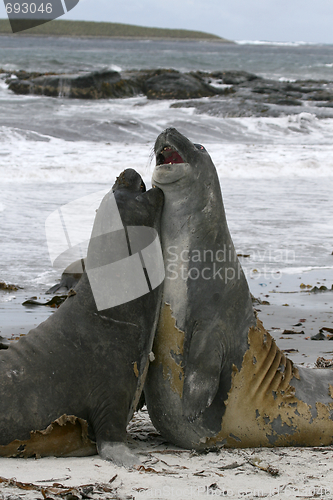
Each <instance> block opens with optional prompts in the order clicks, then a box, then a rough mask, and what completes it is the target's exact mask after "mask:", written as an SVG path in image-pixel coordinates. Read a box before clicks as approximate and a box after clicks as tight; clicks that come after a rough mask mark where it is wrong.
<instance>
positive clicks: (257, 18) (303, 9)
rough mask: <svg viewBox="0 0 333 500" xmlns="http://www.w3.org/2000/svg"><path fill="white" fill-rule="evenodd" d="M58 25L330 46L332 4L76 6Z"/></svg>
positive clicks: (131, 2)
mask: <svg viewBox="0 0 333 500" xmlns="http://www.w3.org/2000/svg"><path fill="white" fill-rule="evenodd" d="M7 1H8V0H6V3H7ZM13 1H14V0H13ZM0 2H1V0H0ZM0 17H2V18H4V17H6V11H5V8H4V4H3V3H2V2H1V3H0ZM62 19H77V20H84V21H109V22H115V23H126V24H136V25H140V26H152V27H158V28H183V29H190V30H200V31H205V32H208V33H214V34H216V35H219V36H222V37H225V38H229V39H231V40H268V41H305V42H318V43H333V0H167V1H166V0H80V1H79V4H78V5H77V6H76V7H75V8H74V9H73V10H72V11H71V12H70V13H68V14H66V15H65V16H63V17H62Z"/></svg>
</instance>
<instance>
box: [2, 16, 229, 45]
mask: <svg viewBox="0 0 333 500" xmlns="http://www.w3.org/2000/svg"><path fill="white" fill-rule="evenodd" d="M10 34H13V33H12V30H11V27H10V24H9V21H8V19H0V35H10ZM20 35H44V36H81V37H103V38H104V37H107V38H147V39H151V38H162V39H167V38H173V39H178V40H179V39H187V40H188V39H191V40H212V41H220V42H229V43H231V42H230V41H229V40H226V39H225V38H221V37H219V36H216V35H212V34H210V33H204V32H202V31H190V30H180V29H179V30H178V29H177V30H173V29H162V28H145V27H143V26H133V25H130V24H119V23H96V22H91V21H57V20H56V21H51V22H48V23H45V24H42V25H41V26H36V27H35V28H31V29H29V30H26V31H22V32H20V33H16V34H15V35H13V36H20Z"/></svg>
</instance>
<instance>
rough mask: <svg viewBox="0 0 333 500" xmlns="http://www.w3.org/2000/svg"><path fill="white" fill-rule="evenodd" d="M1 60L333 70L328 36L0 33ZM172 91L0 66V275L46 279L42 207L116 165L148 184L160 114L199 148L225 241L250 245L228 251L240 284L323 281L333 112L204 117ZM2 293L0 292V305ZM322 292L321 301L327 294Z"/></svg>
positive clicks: (331, 202) (330, 208)
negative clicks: (33, 87)
mask: <svg viewBox="0 0 333 500" xmlns="http://www.w3.org/2000/svg"><path fill="white" fill-rule="evenodd" d="M0 68H2V69H3V70H5V71H6V72H7V73H10V72H11V71H15V70H16V71H17V70H26V71H39V72H56V73H77V72H80V71H95V70H102V69H107V68H109V69H115V70H117V71H121V70H127V69H137V70H140V69H144V68H174V69H177V70H180V71H187V72H188V71H198V70H202V71H207V72H211V71H222V70H238V71H239V70H243V71H247V72H250V73H254V74H256V75H258V76H262V77H264V78H268V79H273V80H278V81H281V82H288V81H290V82H294V81H296V80H309V79H312V80H327V81H330V82H333V46H332V45H314V44H305V43H290V44H287V43H281V44H278V43H271V44H270V43H262V42H248V41H243V42H238V43H236V44H221V43H217V42H204V41H196V42H194V41H193V42H192V41H181V42H180V41H149V40H144V41H130V40H110V39H84V38H80V39H70V38H39V37H25V36H22V35H20V36H12V37H8V36H0ZM0 77H1V74H0ZM207 100H209V99H208V98H203V99H202V101H204V102H205V101H207ZM173 103H175V101H169V100H163V101H149V100H147V98H146V97H144V96H138V97H133V98H128V99H103V100H78V99H68V98H64V97H58V98H52V97H46V96H36V95H28V96H23V95H15V94H14V93H13V92H11V91H9V90H8V86H7V84H6V83H5V80H4V78H2V79H1V78H0V179H1V185H0V224H1V226H0V227H1V240H0V241H1V260H0V281H1V280H3V281H6V282H8V283H14V284H16V285H19V286H20V287H22V288H23V289H24V293H25V295H26V296H27V297H29V296H33V295H37V294H39V293H43V292H44V291H45V290H46V289H47V288H48V287H49V286H51V285H52V284H54V283H55V282H56V280H57V279H59V277H60V271H59V269H53V268H52V266H51V261H50V257H49V253H48V247H47V241H46V236H45V221H46V219H47V217H48V216H49V215H50V213H52V212H53V211H54V210H56V209H58V208H59V207H60V206H61V205H64V204H66V203H69V202H71V201H73V200H75V199H76V198H80V197H82V196H85V195H88V194H91V193H94V192H96V191H99V190H103V189H107V188H111V186H112V184H113V183H114V180H115V178H116V176H117V175H119V173H120V172H121V171H122V170H123V169H125V168H129V167H130V168H134V169H136V170H137V171H138V172H139V173H140V174H141V175H142V177H143V178H144V181H145V182H146V184H147V186H148V187H149V186H150V179H151V174H152V171H153V168H154V161H153V156H152V148H153V145H154V142H155V139H156V137H157V135H158V134H159V133H160V132H161V131H162V130H163V129H165V128H166V127H171V126H172V127H176V128H177V129H178V130H179V131H180V132H182V133H183V134H184V135H186V136H187V137H189V138H190V139H191V140H192V141H194V142H197V143H201V144H203V145H204V146H205V148H206V149H207V151H208V152H209V153H210V154H211V157H212V159H213V161H214V163H215V165H216V168H217V171H218V174H219V178H220V182H221V188H222V194H223V199H224V204H225V210H226V214H227V220H228V224H229V228H230V231H231V234H232V237H233V240H234V243H235V246H236V249H237V252H238V253H239V254H242V255H249V257H240V259H241V263H242V266H243V268H244V270H245V272H246V274H247V276H248V278H249V282H250V287H251V291H252V292H253V293H254V294H255V295H257V296H258V295H259V294H263V289H264V288H265V287H266V288H265V290H266V291H267V290H269V288H272V287H278V286H280V287H282V288H283V287H285V291H296V290H298V291H299V286H300V284H301V283H303V282H304V283H305V284H309V285H311V286H314V285H316V284H317V286H319V284H320V285H323V284H326V285H327V286H328V287H331V285H332V283H333V255H332V251H333V198H332V192H333V189H332V187H333V182H332V180H333V115H332V118H331V117H330V116H329V115H327V116H325V117H324V118H321V117H320V116H317V115H316V114H315V113H313V112H312V108H311V109H310V108H307V106H306V104H304V103H303V105H302V107H301V108H299V109H298V112H297V113H296V112H294V108H293V109H292V111H290V112H288V109H287V108H286V111H285V112H284V113H283V114H281V115H280V116H276V117H260V116H259V117H258V116H246V117H228V116H214V115H212V114H210V113H209V112H207V113H205V112H200V113H199V112H197V109H196V108H194V107H183V108H172V107H170V106H171V105H172V104H173ZM330 297H331V296H330ZM13 300H15V294H9V293H2V295H1V296H0V306H1V303H2V306H1V307H0V314H1V311H4V307H5V304H6V303H8V302H10V301H13ZM284 300H285V299H284ZM326 302H327V312H332V311H331V309H332V299H331V298H330V300H327V301H326ZM325 307H326V306H325ZM0 321H1V319H0ZM0 334H1V324H0Z"/></svg>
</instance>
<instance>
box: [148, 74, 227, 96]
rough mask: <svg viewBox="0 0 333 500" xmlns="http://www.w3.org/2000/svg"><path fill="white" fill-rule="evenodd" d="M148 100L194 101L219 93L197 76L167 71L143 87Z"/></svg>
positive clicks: (153, 77)
mask: <svg viewBox="0 0 333 500" xmlns="http://www.w3.org/2000/svg"><path fill="white" fill-rule="evenodd" d="M143 92H144V94H146V96H147V97H148V99H194V98H199V97H211V96H213V95H216V94H218V91H217V90H216V89H214V88H213V87H211V86H210V85H208V84H206V83H205V82H204V81H203V80H201V79H200V78H199V77H198V76H197V75H196V76H194V75H190V74H185V73H180V72H179V71H174V70H170V71H165V72H161V73H159V74H157V75H154V76H152V77H151V78H148V79H147V80H146V81H145V83H144V85H143Z"/></svg>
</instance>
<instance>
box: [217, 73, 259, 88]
mask: <svg viewBox="0 0 333 500" xmlns="http://www.w3.org/2000/svg"><path fill="white" fill-rule="evenodd" d="M209 76H211V77H213V78H219V79H220V80H222V82H223V83H224V84H226V85H239V84H240V83H245V82H252V81H253V80H261V77H260V76H257V75H253V74H252V73H248V72H247V71H213V72H212V73H209Z"/></svg>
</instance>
